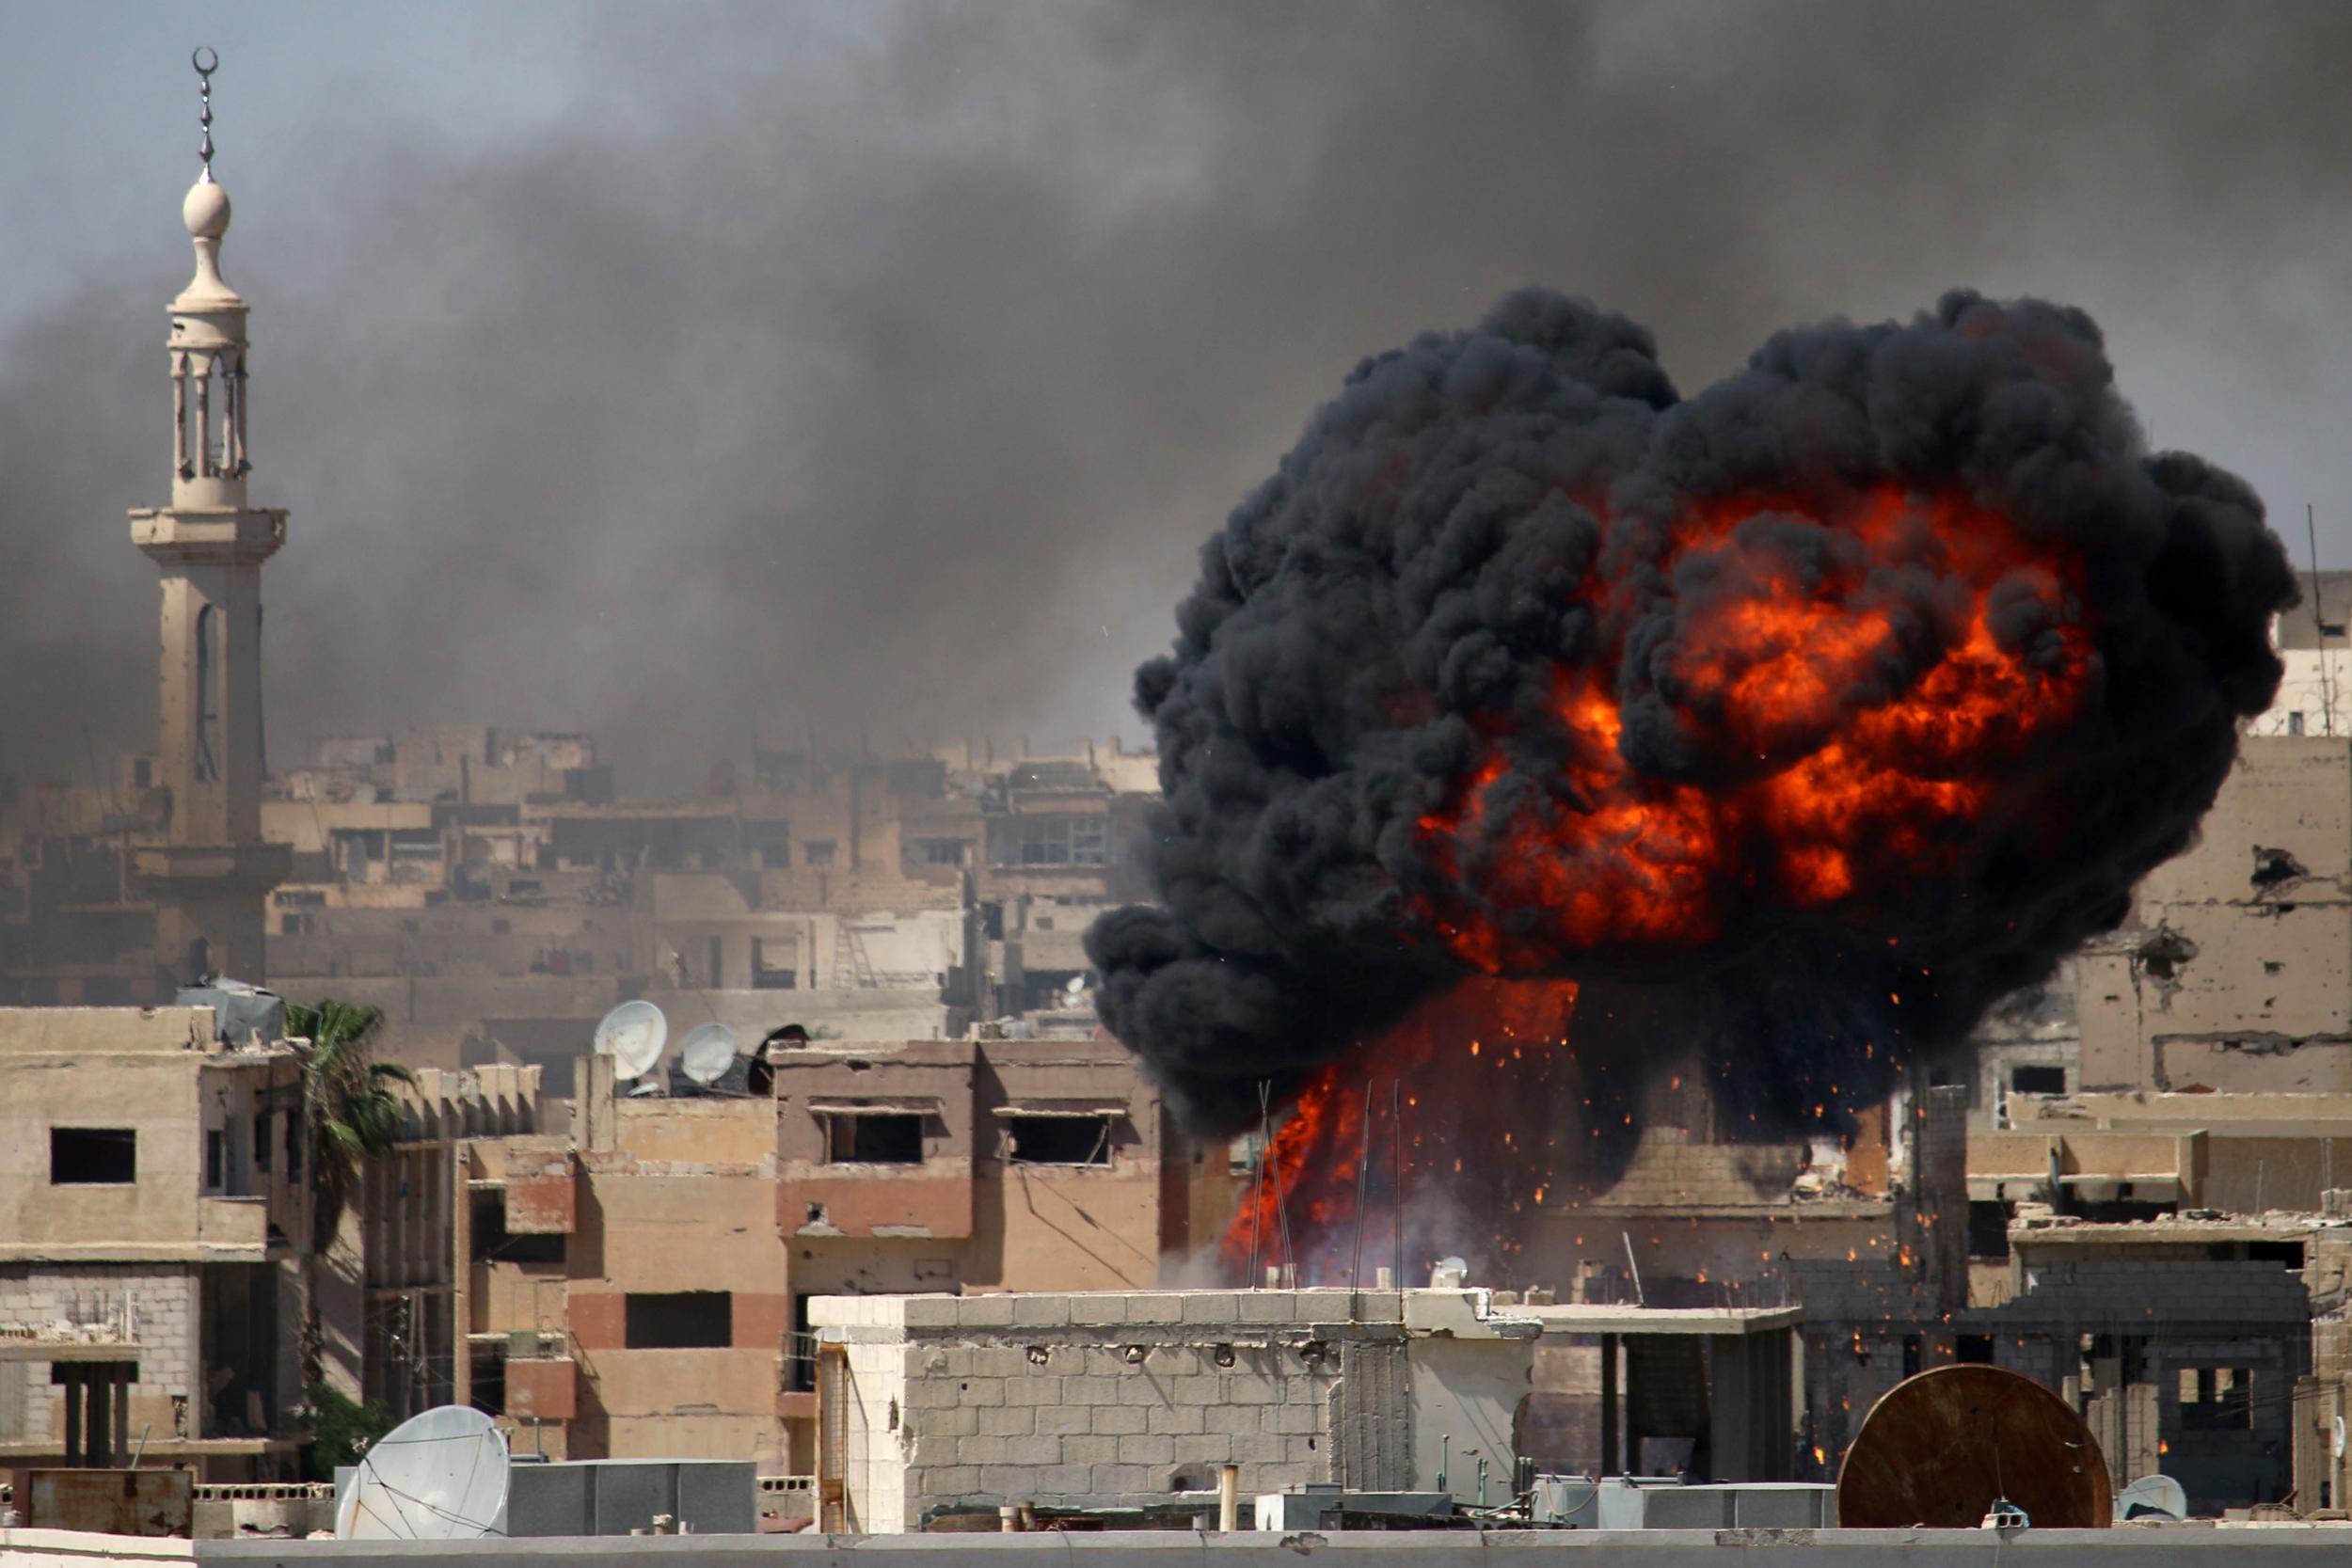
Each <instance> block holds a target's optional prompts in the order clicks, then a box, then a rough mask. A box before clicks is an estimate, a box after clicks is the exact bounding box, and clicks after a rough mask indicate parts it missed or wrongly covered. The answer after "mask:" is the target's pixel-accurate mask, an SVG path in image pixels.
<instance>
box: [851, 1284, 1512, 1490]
mask: <svg viewBox="0 0 2352 1568" xmlns="http://www.w3.org/2000/svg"><path fill="white" fill-rule="evenodd" d="M1431 1294H1438V1295H1444V1296H1446V1297H1447V1298H1448V1301H1447V1302H1446V1303H1433V1304H1424V1303H1422V1302H1421V1301H1420V1300H1419V1299H1418V1298H1420V1297H1422V1296H1424V1295H1431ZM1472 1295H1477V1296H1478V1297H1479V1299H1478V1301H1477V1303H1476V1304H1475V1305H1474V1306H1473V1305H1472V1304H1471V1302H1470V1296H1472ZM1406 1302H1410V1303H1411V1306H1410V1307H1405V1306H1404V1304H1405V1303H1406ZM1441 1306H1451V1307H1452V1309H1453V1310H1454V1311H1456V1312H1458V1313H1459V1314H1460V1315H1461V1316H1462V1317H1463V1319H1464V1321H1465V1326H1466V1327H1467V1326H1470V1319H1471V1317H1472V1314H1473V1313H1478V1312H1483V1311H1484V1299H1483V1294H1482V1293H1478V1292H1466V1293H1464V1295H1463V1297H1462V1298H1461V1300H1459V1301H1458V1302H1457V1301H1454V1293H1453V1292H1425V1291H1415V1292H1411V1293H1410V1294H1409V1295H1408V1296H1406V1297H1404V1298H1400V1297H1399V1296H1398V1295H1397V1294H1396V1293H1393V1292H1391V1293H1387V1294H1379V1293H1375V1292H1371V1291H1365V1292H1362V1293H1360V1294H1356V1293H1351V1292H1349V1291H1162V1292H1140V1293H1134V1294H1124V1293H1108V1292H1106V1293H1103V1294H1075V1295H1025V1294H1024V1295H981V1296H963V1297H956V1296H871V1297H818V1299H816V1300H815V1301H813V1302H812V1303H811V1304H810V1320H811V1323H812V1324H813V1325H814V1326H815V1328H816V1330H817V1333H818V1338H819V1339H820V1340H822V1341H824V1342H827V1343H831V1344H837V1345H840V1346H842V1347H843V1349H844V1354H845V1358H846V1359H845V1366H846V1369H847V1373H848V1379H849V1384H850V1387H849V1390H848V1398H847V1399H846V1401H845V1405H844V1417H845V1422H844V1424H845V1431H844V1433H843V1434H842V1436H843V1443H842V1452H843V1455H844V1459H845V1462H846V1475H845V1479H846V1480H847V1481H848V1491H849V1494H850V1499H851V1504H852V1508H853V1511H854V1512H855V1513H857V1514H858V1516H857V1517H854V1518H852V1520H851V1521H850V1523H851V1526H852V1528H858V1529H864V1530H877V1531H888V1530H899V1529H917V1528H922V1526H923V1523H924V1522H925V1520H926V1519H927V1518H930V1517H935V1516H936V1515H938V1514H940V1513H952V1512H957V1511H960V1510H966V1509H969V1510H981V1509H993V1508H995V1507H997V1506H999V1505H1000V1504H1002V1503H1009V1502H1019V1501H1022V1500H1025V1499H1026V1500H1033V1501H1038V1502H1042V1503H1048V1504H1057V1505H1064V1506H1088V1507H1110V1506H1121V1505H1125V1506H1133V1505H1135V1504H1138V1503H1142V1502H1146V1501H1160V1502H1165V1501H1166V1500H1167V1499H1168V1494H1170V1493H1173V1492H1185V1491H1195V1490H1208V1489H1212V1488H1214V1487H1215V1486H1216V1481H1217V1472H1218V1469H1219V1467H1220V1466H1222V1465H1227V1464H1233V1465H1240V1466H1241V1485H1242V1490H1243V1492H1244V1494H1245V1495H1248V1494H1255V1493H1260V1492H1272V1491H1279V1490H1280V1489H1281V1488H1283V1487H1285V1486H1290V1485H1295V1484H1298V1483H1301V1482H1306V1481H1344V1480H1347V1479H1349V1478H1348V1477H1347V1476H1346V1474H1345V1468H1346V1465H1347V1463H1348V1459H1349V1457H1350V1456H1355V1458H1356V1463H1357V1464H1358V1465H1359V1468H1361V1467H1365V1466H1367V1465H1369V1464H1371V1463H1372V1459H1371V1458H1370V1457H1368V1456H1392V1455H1394V1454H1397V1453H1401V1452H1405V1451H1406V1450H1407V1449H1408V1447H1409V1439H1408V1438H1407V1437H1406V1436H1404V1435H1403V1433H1402V1427H1403V1426H1404V1425H1406V1424H1409V1423H1410V1422H1411V1420H1412V1419H1413V1416H1412V1412H1411V1411H1410V1410H1409V1409H1408V1408H1406V1407H1405V1405H1406V1400H1407V1398H1408V1396H1407V1395H1406V1392H1405V1391H1404V1386H1403V1384H1402V1383H1401V1382H1397V1383H1392V1384H1391V1385H1387V1386H1389V1387H1391V1388H1393V1389H1394V1390H1395V1392H1394V1395H1393V1398H1392V1399H1391V1400H1387V1401H1383V1402H1382V1405H1383V1407H1382V1408H1380V1409H1361V1410H1359V1409H1352V1408H1351V1407H1350V1404H1349V1402H1348V1401H1346V1400H1345V1399H1344V1398H1343V1397H1342V1395H1341V1390H1342V1386H1343V1382H1344V1381H1345V1373H1346V1371H1347V1370H1349V1369H1351V1368H1356V1367H1360V1366H1364V1365H1366V1363H1365V1361H1364V1360H1363V1357H1365V1356H1366V1355H1368V1354H1369V1355H1373V1356H1387V1357H1395V1356H1397V1355H1398V1354H1401V1350H1402V1347H1403V1346H1404V1344H1405V1342H1406V1338H1407V1337H1408V1332H1412V1333H1418V1332H1420V1330H1421V1326H1422V1325H1421V1320H1422V1318H1423V1317H1424V1316H1427V1315H1429V1313H1430V1312H1431V1311H1432V1310H1433V1309H1434V1308H1435V1307H1441ZM1401 1308H1402V1309H1403V1310H1404V1311H1406V1313H1408V1314H1409V1316H1410V1317H1411V1319H1412V1322H1411V1323H1407V1322H1406V1321H1404V1319H1403V1318H1402V1317H1401V1316H1400V1310H1401ZM1531 1327H1532V1325H1531ZM1531 1342H1532V1341H1531ZM1391 1402H1393V1403H1395V1404H1396V1405H1397V1406H1398V1408H1396V1409H1393V1410H1391V1409H1388V1408H1386V1405H1387V1404H1388V1403H1391ZM1391 1429H1394V1430H1391ZM1382 1463H1384V1464H1387V1463H1392V1461H1391V1460H1389V1459H1387V1458H1385V1457H1384V1458H1383V1459H1382ZM1433 1463H1434V1461H1433ZM1377 1479H1378V1480H1379V1481H1380V1482H1381V1483H1383V1484H1387V1483H1392V1481H1394V1480H1395V1479H1396V1478H1394V1477H1389V1476H1382V1477H1380V1478H1377ZM1374 1480H1375V1478H1374V1477H1372V1476H1370V1475H1365V1476H1359V1477H1358V1478H1356V1483H1357V1484H1367V1483H1370V1482H1372V1481H1374Z"/></svg>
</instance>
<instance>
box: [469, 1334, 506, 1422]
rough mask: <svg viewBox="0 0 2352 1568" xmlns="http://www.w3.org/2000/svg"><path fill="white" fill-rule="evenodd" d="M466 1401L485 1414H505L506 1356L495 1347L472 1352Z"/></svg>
mask: <svg viewBox="0 0 2352 1568" xmlns="http://www.w3.org/2000/svg"><path fill="white" fill-rule="evenodd" d="M466 1398H467V1402H469V1403H470V1404H471V1405H472V1406H473V1407H474V1408H475V1409H476V1410H479V1411H481V1412H482V1413H483V1414H484V1415H485V1416H503V1415H505V1414H506V1357H505V1355H504V1354H502V1353H501V1352H500V1351H498V1350H496V1349H476V1350H475V1351H474V1353H473V1379H472V1381H471V1382H470V1383H469V1384H468V1385H467V1394H466Z"/></svg>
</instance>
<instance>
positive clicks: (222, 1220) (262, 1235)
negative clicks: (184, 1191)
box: [196, 1197, 269, 1261]
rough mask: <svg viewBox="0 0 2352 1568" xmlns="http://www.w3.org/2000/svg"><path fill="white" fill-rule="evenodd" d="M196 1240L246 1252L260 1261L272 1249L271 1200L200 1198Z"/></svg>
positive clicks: (256, 1198) (211, 1245)
mask: <svg viewBox="0 0 2352 1568" xmlns="http://www.w3.org/2000/svg"><path fill="white" fill-rule="evenodd" d="M196 1239H197V1240H198V1241H199V1243H202V1244H203V1245H204V1246H206V1247H208V1248H211V1249H213V1250H215V1251H234V1252H238V1253H242V1254H246V1255H248V1256H250V1257H251V1258H252V1259H254V1260H255V1261H259V1260H260V1259H262V1258H263V1257H265V1256H266V1255H267V1254H268V1252H269V1199H268V1198H266V1197H200V1198H198V1199H197V1203H196Z"/></svg>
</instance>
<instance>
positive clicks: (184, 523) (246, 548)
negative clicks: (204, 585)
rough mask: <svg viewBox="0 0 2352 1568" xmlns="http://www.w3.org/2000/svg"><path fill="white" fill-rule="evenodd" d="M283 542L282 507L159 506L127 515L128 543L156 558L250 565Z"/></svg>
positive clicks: (284, 521) (284, 526)
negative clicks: (129, 536) (128, 516)
mask: <svg viewBox="0 0 2352 1568" xmlns="http://www.w3.org/2000/svg"><path fill="white" fill-rule="evenodd" d="M285 542H286V514H285V513H284V512H283V511H282V510H270V509H255V508H250V507H196V506H159V507H142V508H139V509H138V510H135V511H134V512H133V513H132V514H131V543H133V544H134V545H136V546H138V547H139V548H140V549H142V550H144V551H146V552H147V554H148V555H149V556H150V557H151V558H152V559H154V560H156V561H159V562H183V563H188V564H196V565H215V566H236V565H246V564H253V563H258V562H263V561H267V560H268V559H269V558H270V557H271V556H273V555H276V554H277V553H278V546H280V545H283V544H284V543H285Z"/></svg>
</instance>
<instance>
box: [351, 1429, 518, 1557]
mask: <svg viewBox="0 0 2352 1568" xmlns="http://www.w3.org/2000/svg"><path fill="white" fill-rule="evenodd" d="M506 1476H507V1458H506V1439H505V1438H504V1437H503V1436H501V1434H500V1433H499V1429H498V1427H497V1426H496V1425H495V1424H493V1423H492V1421H491V1420H490V1418H489V1417H487V1416H485V1415H484V1414H483V1413H482V1412H481V1411H479V1410H475V1409H471V1408H469V1406H466V1405H462V1404H444V1405H440V1406H438V1407H437V1408H435V1409H432V1410H428V1411H425V1412H424V1413H423V1414H421V1415H418V1416H411V1417H410V1418H408V1419H406V1420H405V1421H403V1422H401V1423H400V1425H398V1426H396V1427H394V1428H393V1429H392V1430H391V1431H389V1432H388V1433H385V1434H384V1435H383V1436H381V1437H379V1438H377V1439H376V1440H375V1442H374V1444H373V1446H372V1447H371V1448H370V1449H368V1451H367V1454H366V1456H365V1457H364V1458H362V1459H361V1460H360V1461H359V1465H358V1471H357V1473H355V1474H354V1475H353V1476H352V1478H351V1484H350V1485H349V1486H348V1487H347V1488H345V1489H344V1491H343V1495H342V1501H341V1502H340V1503H338V1504H337V1505H336V1509H335V1534H336V1535H337V1536H338V1537H340V1538H341V1539H342V1540H345V1541H474V1540H479V1539H480V1538H482V1537H483V1536H485V1535H504V1534H505V1533H506Z"/></svg>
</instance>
